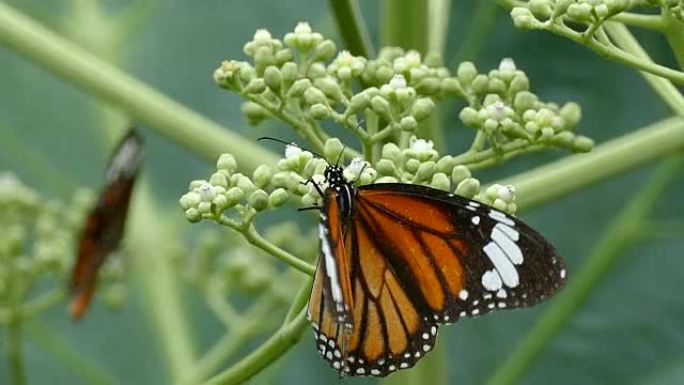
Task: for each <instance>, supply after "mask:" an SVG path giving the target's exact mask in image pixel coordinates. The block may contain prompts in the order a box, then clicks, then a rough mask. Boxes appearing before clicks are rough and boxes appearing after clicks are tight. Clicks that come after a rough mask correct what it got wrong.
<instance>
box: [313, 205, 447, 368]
mask: <svg viewBox="0 0 684 385" xmlns="http://www.w3.org/2000/svg"><path fill="white" fill-rule="evenodd" d="M328 194H330V192H328ZM319 229H320V236H321V256H320V258H319V262H318V268H317V270H316V276H315V278H314V284H313V289H312V294H311V299H310V302H309V319H310V320H311V322H312V325H313V328H314V334H315V338H316V341H317V344H318V349H319V351H320V353H321V355H323V357H324V358H325V359H326V360H327V361H329V362H330V363H331V365H332V366H333V368H335V369H337V370H339V371H340V372H342V373H348V374H351V375H374V376H384V375H387V374H389V373H391V372H392V371H395V370H398V369H403V368H408V367H410V366H413V365H414V363H415V362H416V361H417V360H418V359H419V358H420V357H422V355H423V354H425V353H426V352H427V351H429V350H431V349H432V347H433V346H434V341H435V337H436V335H437V324H436V322H435V321H434V320H431V319H427V318H425V317H421V314H420V309H419V308H418V307H416V304H415V302H416V301H415V299H412V298H411V296H412V295H411V290H410V289H407V288H406V286H405V285H403V284H402V283H401V278H400V276H399V275H398V274H397V272H395V271H394V269H393V268H392V266H391V265H390V264H389V263H388V261H387V260H386V257H385V255H386V253H387V252H388V251H387V250H386V249H385V247H384V245H383V242H382V240H381V239H380V238H378V237H377V236H376V235H375V234H374V233H373V231H374V229H373V228H371V227H369V226H368V225H367V224H366V223H363V222H362V221H359V220H352V221H349V222H348V223H345V221H344V220H340V211H339V207H338V204H337V201H336V199H335V196H334V195H329V196H328V197H327V199H326V206H325V207H324V210H323V213H322V216H321V224H320V228H319ZM331 265H332V266H333V268H332V269H330V266H331ZM331 270H332V271H331ZM336 285H337V286H338V287H337V288H336ZM336 293H337V297H336ZM340 299H341V302H339V301H340ZM341 307H343V308H344V309H347V312H346V313H340V311H339V309H340V308H341ZM340 314H343V317H344V318H340ZM343 320H344V321H343Z"/></svg>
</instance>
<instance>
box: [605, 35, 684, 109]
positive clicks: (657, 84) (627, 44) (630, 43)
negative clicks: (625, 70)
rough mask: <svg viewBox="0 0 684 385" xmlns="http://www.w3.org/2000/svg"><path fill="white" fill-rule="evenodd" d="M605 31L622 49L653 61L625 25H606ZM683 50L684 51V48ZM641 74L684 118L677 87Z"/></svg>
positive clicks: (654, 77)
mask: <svg viewBox="0 0 684 385" xmlns="http://www.w3.org/2000/svg"><path fill="white" fill-rule="evenodd" d="M680 25H681V23H680ZM605 29H606V31H607V32H608V34H609V35H610V37H611V38H612V39H613V40H614V41H615V43H616V44H617V45H618V46H620V48H622V49H624V50H625V51H626V52H628V53H630V54H632V55H634V56H635V57H638V58H639V59H640V60H643V61H651V58H650V57H649V56H648V53H646V51H645V50H644V49H643V47H642V46H641V44H639V42H638V41H637V39H636V38H635V37H634V35H632V33H631V32H630V31H629V29H627V27H625V26H624V25H623V24H620V23H611V22H609V23H606V24H605ZM682 49H683V50H684V48H682ZM641 74H642V75H643V76H644V78H645V79H646V81H647V82H648V84H649V85H650V86H651V87H652V88H653V89H654V90H655V91H656V92H657V93H658V95H660V97H661V99H662V100H663V102H665V103H666V104H667V105H668V106H670V108H672V110H673V111H674V112H675V113H676V114H677V115H679V116H682V117H684V96H682V93H681V92H680V91H679V90H678V89H677V87H675V86H674V85H673V84H672V83H671V82H670V81H669V80H667V79H664V78H662V77H659V76H654V75H651V74H650V73H647V72H641Z"/></svg>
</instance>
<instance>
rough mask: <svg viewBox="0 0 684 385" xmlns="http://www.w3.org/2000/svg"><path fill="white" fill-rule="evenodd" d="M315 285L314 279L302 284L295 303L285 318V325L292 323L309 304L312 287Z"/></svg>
mask: <svg viewBox="0 0 684 385" xmlns="http://www.w3.org/2000/svg"><path fill="white" fill-rule="evenodd" d="M312 284H313V278H312V277H307V278H306V280H305V281H304V282H303V283H302V285H301V286H300V287H299V290H298V291H297V295H296V296H295V299H294V301H292V304H291V305H290V309H289V310H288V311H287V315H286V316H285V324H287V323H289V322H292V320H293V319H295V317H297V314H299V312H300V311H301V310H302V309H303V308H304V307H305V306H306V305H307V304H308V303H309V296H310V295H311V285H312Z"/></svg>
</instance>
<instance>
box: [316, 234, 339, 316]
mask: <svg viewBox="0 0 684 385" xmlns="http://www.w3.org/2000/svg"><path fill="white" fill-rule="evenodd" d="M326 231H327V230H326V228H325V226H324V225H323V224H322V223H319V224H318V237H319V238H320V239H321V250H322V251H323V256H324V257H325V269H326V271H327V273H328V278H330V288H331V291H332V297H333V302H335V306H336V308H337V311H339V312H342V311H343V310H344V307H343V299H342V288H341V287H340V283H339V281H338V279H337V266H336V265H335V256H334V255H333V253H332V250H331V249H330V244H329V243H328V237H327V236H326Z"/></svg>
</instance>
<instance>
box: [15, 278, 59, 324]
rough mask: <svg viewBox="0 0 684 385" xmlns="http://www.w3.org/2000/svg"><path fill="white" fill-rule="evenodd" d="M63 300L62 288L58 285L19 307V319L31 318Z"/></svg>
mask: <svg viewBox="0 0 684 385" xmlns="http://www.w3.org/2000/svg"><path fill="white" fill-rule="evenodd" d="M64 298H66V293H65V290H64V288H63V287H62V286H61V285H60V286H58V287H56V288H55V289H53V290H51V291H49V292H47V293H45V294H43V295H42V296H40V297H38V298H36V299H34V300H32V301H31V302H29V303H27V304H24V305H23V306H22V307H21V317H22V318H23V319H30V318H33V317H34V316H36V315H37V314H38V313H40V312H42V311H44V310H46V309H49V308H51V307H53V306H55V305H57V304H59V303H61V302H62V301H63V300H64Z"/></svg>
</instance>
